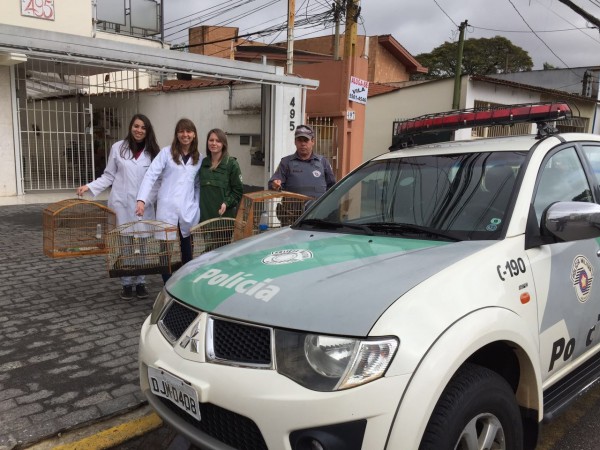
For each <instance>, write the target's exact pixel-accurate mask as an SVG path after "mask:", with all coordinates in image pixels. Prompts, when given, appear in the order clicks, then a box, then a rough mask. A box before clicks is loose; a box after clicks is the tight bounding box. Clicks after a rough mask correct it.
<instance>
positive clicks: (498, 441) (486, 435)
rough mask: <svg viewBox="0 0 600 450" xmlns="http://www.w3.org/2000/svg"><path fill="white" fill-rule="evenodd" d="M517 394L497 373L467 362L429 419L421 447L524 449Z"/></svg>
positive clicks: (435, 449)
mask: <svg viewBox="0 0 600 450" xmlns="http://www.w3.org/2000/svg"><path fill="white" fill-rule="evenodd" d="M522 448H523V425H522V422H521V415H520V413H519V406H518V405H517V402H516V400H515V394H514V392H513V391H512V389H511V388H510V386H509V384H508V383H507V382H506V380H504V378H502V377H501V376H499V375H498V374H497V373H495V372H493V371H491V370H489V369H486V368H484V367H481V366H477V365H475V364H465V365H463V366H462V367H461V368H460V369H459V370H458V371H457V372H456V373H455V374H454V376H453V377H452V379H451V380H450V383H448V386H446V389H444V392H443V393H442V396H441V397H440V399H439V400H438V403H437V405H436V407H435V409H434V411H433V414H432V415H431V418H430V419H429V423H428V424H427V428H426V429H425V434H424V435H423V440H422V441H421V445H420V446H419V450H522Z"/></svg>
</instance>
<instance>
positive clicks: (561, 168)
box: [533, 147, 592, 223]
mask: <svg viewBox="0 0 600 450" xmlns="http://www.w3.org/2000/svg"><path fill="white" fill-rule="evenodd" d="M565 201H570V202H591V201H592V194H591V190H590V187H589V185H588V182H587V180H586V178H585V173H584V171H583V167H582V166H581V162H580V161H579V158H578V157H577V153H576V152H575V148H573V147H570V148H567V149H564V150H561V151H559V152H558V153H555V154H554V155H553V156H552V157H550V159H548V161H547V162H546V164H545V165H544V168H543V169H542V172H541V174H540V176H539V182H538V187H537V190H536V194H535V200H534V202H533V206H534V209H535V214H536V217H537V220H538V223H539V222H540V220H541V218H542V213H543V212H544V210H545V209H546V208H547V207H548V206H550V205H551V204H552V203H554V202H565Z"/></svg>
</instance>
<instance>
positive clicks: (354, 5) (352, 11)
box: [344, 0, 358, 59]
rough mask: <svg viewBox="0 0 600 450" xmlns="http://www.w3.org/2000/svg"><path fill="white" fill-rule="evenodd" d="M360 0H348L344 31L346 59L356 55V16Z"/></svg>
mask: <svg viewBox="0 0 600 450" xmlns="http://www.w3.org/2000/svg"><path fill="white" fill-rule="evenodd" d="M357 16H358V0H346V30H345V31H344V59H348V58H351V57H353V56H354V54H355V50H356V28H357V26H356V17H357Z"/></svg>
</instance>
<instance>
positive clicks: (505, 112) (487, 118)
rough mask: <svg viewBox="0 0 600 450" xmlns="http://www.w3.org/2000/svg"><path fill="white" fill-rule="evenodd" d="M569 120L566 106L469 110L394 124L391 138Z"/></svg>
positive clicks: (530, 105)
mask: <svg viewBox="0 0 600 450" xmlns="http://www.w3.org/2000/svg"><path fill="white" fill-rule="evenodd" d="M568 117H571V108H570V107H569V105H567V104H566V103H555V102H548V103H527V104H519V105H511V106H502V107H490V108H470V109H461V110H454V111H447V112H442V113H436V114H427V115H424V116H419V117H415V118H413V119H408V120H401V121H394V135H395V136H410V135H414V134H419V133H432V132H439V131H453V130H458V129H460V128H470V127H477V126H492V125H512V124H515V123H522V122H546V121H554V120H561V119H566V118H568Z"/></svg>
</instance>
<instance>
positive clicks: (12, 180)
mask: <svg viewBox="0 0 600 450" xmlns="http://www.w3.org/2000/svg"><path fill="white" fill-rule="evenodd" d="M11 71H12V68H11V67H7V66H0V105H2V108H0V136H2V139H0V161H2V164H0V197H4V196H9V195H16V194H17V180H16V172H15V141H14V139H13V136H14V131H15V130H14V128H13V112H14V110H15V106H14V104H13V88H12V86H11Z"/></svg>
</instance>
